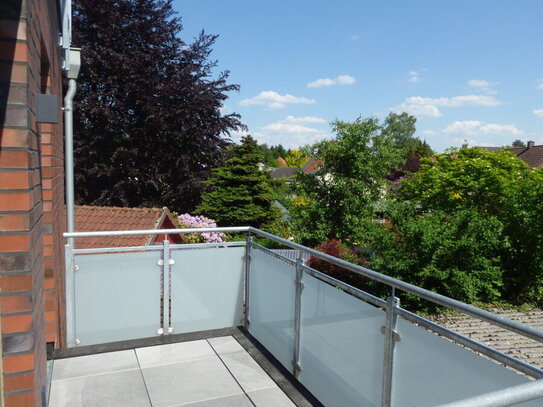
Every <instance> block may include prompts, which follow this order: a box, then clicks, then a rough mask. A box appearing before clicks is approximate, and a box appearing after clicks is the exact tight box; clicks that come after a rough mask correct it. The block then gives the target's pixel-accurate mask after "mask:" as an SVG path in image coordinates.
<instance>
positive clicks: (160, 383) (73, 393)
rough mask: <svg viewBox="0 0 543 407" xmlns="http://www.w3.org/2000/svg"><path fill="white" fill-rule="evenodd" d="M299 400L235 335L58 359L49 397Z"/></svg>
mask: <svg viewBox="0 0 543 407" xmlns="http://www.w3.org/2000/svg"><path fill="white" fill-rule="evenodd" d="M297 397H299V396H295V397H294V399H296V398H297ZM301 404H302V405H305V403H301ZM296 405H297V404H294V403H293V402H292V401H291V399H289V397H287V395H286V394H285V393H284V392H283V391H282V390H281V389H280V388H279V387H278V386H277V384H276V382H275V381H274V380H272V379H271V378H270V376H269V375H268V374H267V373H266V372H265V371H264V370H263V369H262V368H261V366H260V365H259V364H258V363H257V362H256V361H255V359H253V358H252V357H251V355H250V354H249V353H248V352H247V351H246V350H245V348H244V347H242V346H241V345H240V343H239V342H238V341H237V340H236V339H235V338H234V337H233V336H223V337H215V338H208V339H199V340H193V341H189V342H179V343H170V344H165V345H158V346H149V347H142V348H134V349H128V350H121V351H116V352H108V353H100V354H91V355H86V356H78V357H71V358H67V359H58V360H55V361H54V363H53V375H52V382H51V391H50V399H49V406H50V407H63V406H70V407H80V406H81V407H83V406H84V407H94V406H96V407H98V406H100V407H103V406H116V407H124V406H126V407H140V406H141V407H148V406H153V407H178V406H186V407H218V406H221V407H228V406H235V407H245V406H247V407H251V406H253V407H254V406H256V407H259V406H262V407H268V406H275V407H283V406H284V407H291V406H296Z"/></svg>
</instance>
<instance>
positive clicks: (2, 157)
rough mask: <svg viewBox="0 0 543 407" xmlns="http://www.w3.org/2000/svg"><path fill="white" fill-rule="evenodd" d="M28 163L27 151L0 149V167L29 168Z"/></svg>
mask: <svg viewBox="0 0 543 407" xmlns="http://www.w3.org/2000/svg"><path fill="white" fill-rule="evenodd" d="M28 164H29V157H28V152H26V151H6V150H2V151H0V168H28Z"/></svg>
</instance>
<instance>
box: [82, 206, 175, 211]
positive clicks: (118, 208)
mask: <svg viewBox="0 0 543 407" xmlns="http://www.w3.org/2000/svg"><path fill="white" fill-rule="evenodd" d="M75 207H76V208H80V209H95V210H99V209H115V210H123V211H145V210H147V211H159V212H160V211H163V210H164V208H156V207H152V208H145V207H144V208H132V207H123V206H97V205H75Z"/></svg>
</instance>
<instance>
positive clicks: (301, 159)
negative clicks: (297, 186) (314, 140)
mask: <svg viewBox="0 0 543 407" xmlns="http://www.w3.org/2000/svg"><path fill="white" fill-rule="evenodd" d="M308 158H309V157H307V156H306V155H305V154H304V153H303V152H301V151H299V150H288V153H287V155H286V157H284V159H285V162H286V163H287V167H294V168H301V167H302V166H303V165H304V164H305V163H306V162H307V159H308Z"/></svg>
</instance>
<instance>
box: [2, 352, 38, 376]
mask: <svg viewBox="0 0 543 407" xmlns="http://www.w3.org/2000/svg"><path fill="white" fill-rule="evenodd" d="M32 369H34V354H32V353H26V354H24V355H13V356H4V373H16V372H24V371H26V370H32ZM4 377H5V376H4Z"/></svg>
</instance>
